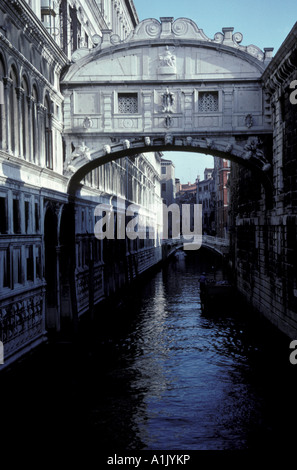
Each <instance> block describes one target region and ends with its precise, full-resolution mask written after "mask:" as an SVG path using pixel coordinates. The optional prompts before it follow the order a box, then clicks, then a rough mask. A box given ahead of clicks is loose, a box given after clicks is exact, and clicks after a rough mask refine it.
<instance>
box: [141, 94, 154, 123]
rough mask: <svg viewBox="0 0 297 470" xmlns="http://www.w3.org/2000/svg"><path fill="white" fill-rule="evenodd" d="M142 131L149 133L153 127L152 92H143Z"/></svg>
mask: <svg viewBox="0 0 297 470" xmlns="http://www.w3.org/2000/svg"><path fill="white" fill-rule="evenodd" d="M142 96H143V130H144V131H151V130H152V127H153V103H152V92H151V91H149V90H148V91H143V92H142Z"/></svg>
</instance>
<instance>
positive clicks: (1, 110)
mask: <svg viewBox="0 0 297 470" xmlns="http://www.w3.org/2000/svg"><path fill="white" fill-rule="evenodd" d="M4 77H5V67H4V62H3V60H2V59H1V57H0V148H2V149H3V148H4V139H5V104H4V84H3V78H4Z"/></svg>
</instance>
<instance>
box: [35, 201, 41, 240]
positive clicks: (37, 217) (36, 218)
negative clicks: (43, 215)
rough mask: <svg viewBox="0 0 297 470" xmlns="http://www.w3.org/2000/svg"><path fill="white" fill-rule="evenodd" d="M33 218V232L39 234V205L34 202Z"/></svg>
mask: <svg viewBox="0 0 297 470" xmlns="http://www.w3.org/2000/svg"><path fill="white" fill-rule="evenodd" d="M34 207H35V209H34V216H35V232H36V233H37V232H39V228H40V227H39V204H38V202H35V206H34Z"/></svg>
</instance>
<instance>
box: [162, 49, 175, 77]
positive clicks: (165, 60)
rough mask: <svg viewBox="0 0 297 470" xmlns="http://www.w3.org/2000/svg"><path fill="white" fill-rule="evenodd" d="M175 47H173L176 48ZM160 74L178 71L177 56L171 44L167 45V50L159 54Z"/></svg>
mask: <svg viewBox="0 0 297 470" xmlns="http://www.w3.org/2000/svg"><path fill="white" fill-rule="evenodd" d="M174 49H175V48H173V50H174ZM158 73H159V74H174V73H176V57H175V55H173V54H172V53H171V52H170V50H169V46H166V48H165V52H164V53H163V54H160V55H159V68H158Z"/></svg>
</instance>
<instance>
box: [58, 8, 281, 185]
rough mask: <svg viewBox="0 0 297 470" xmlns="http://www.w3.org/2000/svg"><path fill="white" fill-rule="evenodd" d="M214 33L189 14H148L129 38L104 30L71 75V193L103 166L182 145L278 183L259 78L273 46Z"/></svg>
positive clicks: (65, 85)
mask: <svg viewBox="0 0 297 470" xmlns="http://www.w3.org/2000/svg"><path fill="white" fill-rule="evenodd" d="M242 39H243V36H242V34H241V33H238V32H236V33H234V31H233V28H223V30H222V32H220V33H217V34H215V36H214V38H213V39H210V38H208V37H207V36H206V35H205V33H204V32H203V30H202V29H199V28H198V26H197V25H196V24H195V23H194V22H193V21H192V20H190V19H186V18H179V19H177V20H175V21H174V19H173V18H171V17H170V18H167V17H166V18H161V19H160V22H159V21H158V20H155V19H148V20H144V21H142V22H141V23H140V24H139V25H138V26H137V27H136V29H135V30H134V31H133V32H132V33H131V34H130V36H129V37H128V38H127V39H126V40H125V41H120V40H119V37H118V36H117V35H115V34H111V31H103V36H102V39H101V42H100V44H98V46H97V47H96V48H94V49H93V50H91V51H90V50H88V49H80V50H79V51H77V52H76V53H75V55H74V56H73V64H72V65H71V66H70V67H69V69H68V71H67V72H66V73H65V74H64V77H63V79H62V83H61V88H62V92H63V94H64V96H65V108H64V110H65V141H66V154H67V157H66V161H65V174H66V175H68V176H69V186H68V191H69V193H73V192H75V188H76V186H77V184H78V183H79V182H80V181H81V180H82V178H83V177H84V176H85V175H86V174H87V173H89V172H90V171H91V170H92V169H94V168H96V167H97V166H99V165H101V164H103V163H107V162H109V161H111V160H116V159H117V158H120V157H122V156H127V155H128V156H129V155H137V154H139V153H143V152H148V151H162V150H169V151H174V150H179V151H180V150H183V151H187V152H195V153H200V154H201V153H203V154H211V155H214V156H219V157H222V158H226V159H230V160H232V161H235V162H238V163H241V164H242V165H244V166H247V167H249V168H251V169H252V170H253V171H254V174H255V177H259V178H260V180H261V181H262V183H263V184H264V186H265V187H270V186H271V151H272V146H271V132H272V129H271V113H270V106H269V97H268V95H266V93H265V91H264V90H263V87H262V83H261V76H262V74H263V71H264V70H265V68H266V66H267V63H268V62H269V60H270V58H271V49H269V48H267V49H265V50H264V52H263V51H261V50H260V49H259V48H258V47H256V46H254V45H249V46H242V45H241V42H242Z"/></svg>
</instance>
